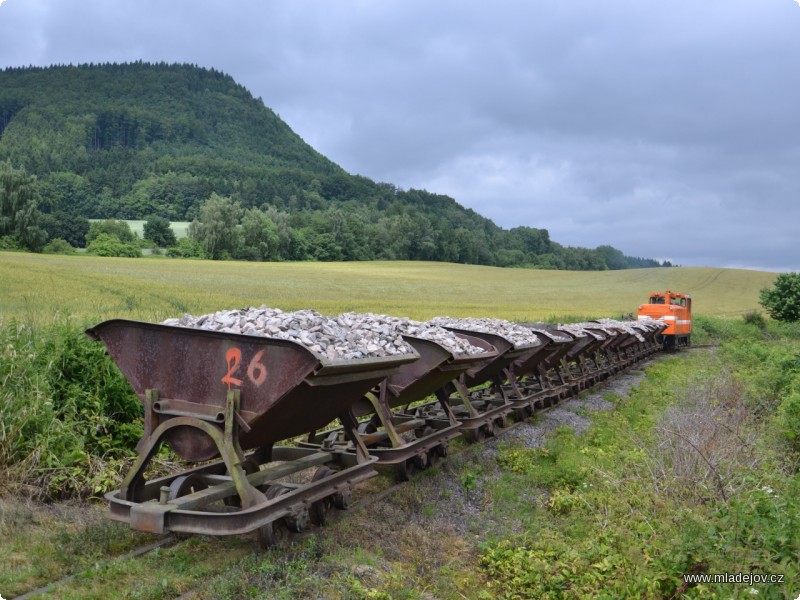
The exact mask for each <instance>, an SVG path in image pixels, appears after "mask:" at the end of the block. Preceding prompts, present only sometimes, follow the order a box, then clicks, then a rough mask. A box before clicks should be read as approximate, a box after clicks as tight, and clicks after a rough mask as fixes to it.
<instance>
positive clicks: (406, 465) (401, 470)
mask: <svg viewBox="0 0 800 600" xmlns="http://www.w3.org/2000/svg"><path fill="white" fill-rule="evenodd" d="M415 459H416V457H414V458H409V459H408V460H404V461H402V462H399V463H397V464H396V465H395V466H394V477H395V479H396V480H397V481H408V480H409V479H411V478H412V477H413V476H414V475H415V474H416V473H417V470H418V469H417V463H416V461H415Z"/></svg>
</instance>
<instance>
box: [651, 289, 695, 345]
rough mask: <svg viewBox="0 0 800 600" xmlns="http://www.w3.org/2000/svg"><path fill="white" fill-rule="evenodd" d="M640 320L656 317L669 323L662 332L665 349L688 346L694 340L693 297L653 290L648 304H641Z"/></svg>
mask: <svg viewBox="0 0 800 600" xmlns="http://www.w3.org/2000/svg"><path fill="white" fill-rule="evenodd" d="M638 317H639V320H642V319H656V320H661V321H666V322H667V323H668V324H669V327H667V328H666V329H665V330H664V331H662V332H661V340H662V343H663V344H664V350H672V349H673V348H678V347H682V346H688V345H689V344H690V343H691V341H692V297H691V296H688V295H687V294H678V293H676V292H671V291H669V290H667V291H666V292H653V293H652V294H650V301H649V302H648V303H647V304H641V305H639V313H638Z"/></svg>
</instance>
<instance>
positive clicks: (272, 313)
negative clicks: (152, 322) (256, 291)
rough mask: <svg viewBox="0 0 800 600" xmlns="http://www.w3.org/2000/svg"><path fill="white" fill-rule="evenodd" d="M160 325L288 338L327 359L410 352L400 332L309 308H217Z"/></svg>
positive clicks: (373, 356)
mask: <svg viewBox="0 0 800 600" xmlns="http://www.w3.org/2000/svg"><path fill="white" fill-rule="evenodd" d="M163 324H164V325H172V326H177V327H190V328H193V329H205V330H208V331H221V332H225V333H239V334H243V335H254V336H260V337H270V338H278V339H282V340H291V341H293V342H297V343H300V344H302V345H303V346H305V347H306V348H308V349H309V350H310V351H312V352H314V353H315V354H317V355H319V356H321V357H323V358H328V359H330V360H352V359H358V358H380V357H385V356H397V355H401V354H413V353H414V350H413V349H412V348H411V346H410V345H408V344H407V343H406V342H405V341H404V340H403V337H402V335H401V334H400V333H399V332H397V331H394V330H392V329H390V328H385V329H382V328H380V327H366V326H364V325H362V324H359V323H356V322H354V321H352V320H351V319H348V318H345V315H342V316H341V317H338V318H336V319H333V318H331V317H326V316H325V315H321V314H320V313H318V312H316V311H313V310H297V311H293V312H284V311H282V310H280V309H278V308H269V307H266V306H262V307H260V308H253V307H251V308H244V309H239V310H220V311H217V312H215V313H211V314H207V315H201V316H199V317H195V316H192V315H183V317H181V318H180V319H167V320H166V321H163Z"/></svg>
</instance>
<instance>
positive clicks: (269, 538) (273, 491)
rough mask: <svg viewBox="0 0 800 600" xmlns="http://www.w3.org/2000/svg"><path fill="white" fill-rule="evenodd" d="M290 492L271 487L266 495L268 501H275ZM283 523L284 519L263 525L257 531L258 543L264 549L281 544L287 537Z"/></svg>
mask: <svg viewBox="0 0 800 600" xmlns="http://www.w3.org/2000/svg"><path fill="white" fill-rule="evenodd" d="M289 491H290V490H289V488H286V487H284V486H282V485H271V486H269V488H268V489H267V491H266V493H265V494H264V495H265V496H266V498H267V500H274V499H275V498H277V497H278V496H283V495H284V494H286V493H288V492H289ZM281 521H283V519H278V520H277V521H272V522H271V523H267V524H266V525H262V526H261V527H259V528H258V529H257V530H256V533H257V534H258V542H259V544H261V547H262V548H264V549H267V548H270V547H272V546H275V545H277V544H279V543H280V542H281V540H283V539H285V538H286V537H287V529H286V528H284V527H283V526H282V523H281ZM287 527H288V524H287Z"/></svg>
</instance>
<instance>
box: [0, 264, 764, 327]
mask: <svg viewBox="0 0 800 600" xmlns="http://www.w3.org/2000/svg"><path fill="white" fill-rule="evenodd" d="M774 277H775V274H774V273H766V272H760V271H747V270H737V269H720V268H694V267H675V268H660V269H632V270H626V271H602V272H575V271H539V270H526V269H501V268H495V267H482V266H475V265H457V264H447V263H426V262H348V263H312V262H302V263H251V262H212V261H194V260H175V259H167V258H141V259H127V258H100V257H92V256H85V255H83V256H53V255H41V254H24V253H12V252H0V318H2V319H9V318H17V319H25V320H30V321H34V322H41V321H42V320H45V321H46V320H48V319H50V318H52V317H54V316H56V317H59V318H63V317H65V316H66V317H69V318H71V319H74V320H76V321H78V322H80V323H86V322H93V321H100V320H104V319H109V318H134V319H143V320H151V321H158V320H162V319H164V318H167V317H170V316H176V315H181V314H183V313H185V312H188V313H192V314H201V313H205V312H210V311H215V310H219V309H225V308H240V307H244V306H250V305H261V304H266V305H269V306H273V307H277V308H281V309H284V310H296V309H300V308H313V309H315V310H317V311H319V312H322V313H326V314H338V313H340V312H344V311H351V310H353V311H358V312H366V311H370V312H380V313H387V314H392V315H396V316H409V317H412V318H416V319H422V320H426V319H429V318H432V317H434V316H437V315H451V316H492V317H499V318H505V319H510V320H518V321H534V320H569V319H575V318H587V317H600V316H620V315H622V314H624V313H631V312H633V313H635V312H636V308H637V307H638V305H639V304H640V303H641V302H643V301H644V300H645V299H646V298H647V296H648V294H649V293H650V292H652V291H656V290H660V291H664V290H666V289H672V290H675V291H681V292H685V293H689V294H691V295H692V297H693V299H694V308H695V313H696V314H704V315H718V316H737V315H741V314H743V313H745V312H747V311H750V310H754V309H758V308H759V306H758V292H759V289H761V288H762V287H765V286H768V285H770V284H771V283H772V281H773V280H774Z"/></svg>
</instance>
